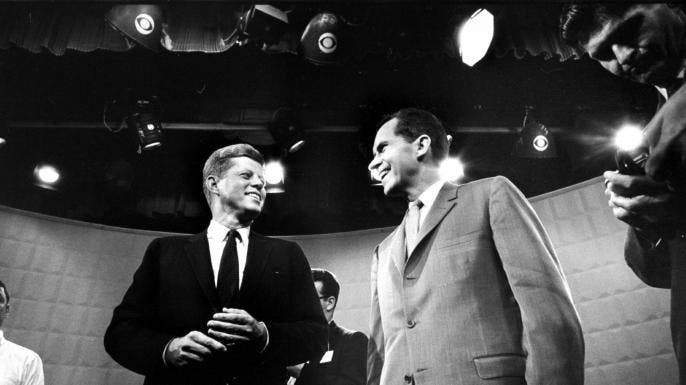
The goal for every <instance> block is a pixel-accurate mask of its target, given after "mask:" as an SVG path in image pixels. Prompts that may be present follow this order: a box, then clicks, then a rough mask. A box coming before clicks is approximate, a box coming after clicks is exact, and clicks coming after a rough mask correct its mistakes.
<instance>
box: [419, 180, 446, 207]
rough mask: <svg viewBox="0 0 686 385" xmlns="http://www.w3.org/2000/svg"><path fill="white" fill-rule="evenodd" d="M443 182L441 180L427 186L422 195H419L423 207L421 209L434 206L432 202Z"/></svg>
mask: <svg viewBox="0 0 686 385" xmlns="http://www.w3.org/2000/svg"><path fill="white" fill-rule="evenodd" d="M444 183H445V182H444V181H442V180H439V181H438V182H436V183H434V184H432V185H431V186H429V187H428V188H427V189H426V190H424V192H423V193H421V194H420V195H419V198H417V199H419V200H420V201H422V203H423V206H422V207H431V206H432V205H433V204H434V201H435V200H436V197H438V193H439V191H441V187H443V184H444ZM414 202H415V201H412V202H410V204H412V203H414Z"/></svg>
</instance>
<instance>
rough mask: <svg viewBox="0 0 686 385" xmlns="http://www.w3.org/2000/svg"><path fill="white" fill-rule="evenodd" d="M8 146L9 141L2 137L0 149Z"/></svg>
mask: <svg viewBox="0 0 686 385" xmlns="http://www.w3.org/2000/svg"><path fill="white" fill-rule="evenodd" d="M5 144H7V139H5V138H4V137H0V148H3V147H4V146H5Z"/></svg>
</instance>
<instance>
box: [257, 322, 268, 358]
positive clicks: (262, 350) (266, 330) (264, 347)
mask: <svg viewBox="0 0 686 385" xmlns="http://www.w3.org/2000/svg"><path fill="white" fill-rule="evenodd" d="M259 323H260V324H262V326H264V330H265V332H266V333H267V341H266V342H265V343H264V346H263V347H262V349H260V351H259V353H260V354H262V353H264V351H265V350H267V346H269V329H267V325H266V324H265V323H264V322H262V321H260V322H259Z"/></svg>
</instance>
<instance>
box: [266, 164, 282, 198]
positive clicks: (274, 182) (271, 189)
mask: <svg viewBox="0 0 686 385" xmlns="http://www.w3.org/2000/svg"><path fill="white" fill-rule="evenodd" d="M264 180H265V182H266V189H267V193H268V194H278V193H282V192H284V191H286V190H285V171H284V168H283V165H282V164H281V162H279V161H276V160H274V161H270V162H268V163H267V164H266V165H265V166H264Z"/></svg>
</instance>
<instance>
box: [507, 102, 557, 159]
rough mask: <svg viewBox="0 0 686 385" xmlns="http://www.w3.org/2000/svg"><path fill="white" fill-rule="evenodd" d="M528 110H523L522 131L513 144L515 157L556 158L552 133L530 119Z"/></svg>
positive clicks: (555, 147) (555, 146)
mask: <svg viewBox="0 0 686 385" xmlns="http://www.w3.org/2000/svg"><path fill="white" fill-rule="evenodd" d="M530 109H531V108H529V107H527V108H526V109H525V115H524V122H523V123H522V130H521V131H520V132H519V137H518V138H517V142H516V143H515V150H514V152H515V155H517V156H518V157H520V158H556V157H557V145H556V143H555V140H554V138H553V135H552V133H551V132H550V131H548V128H546V126H544V125H543V124H541V123H539V122H537V121H535V120H534V119H531V118H530V116H529V113H530Z"/></svg>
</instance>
